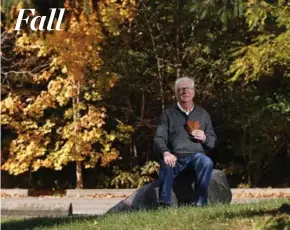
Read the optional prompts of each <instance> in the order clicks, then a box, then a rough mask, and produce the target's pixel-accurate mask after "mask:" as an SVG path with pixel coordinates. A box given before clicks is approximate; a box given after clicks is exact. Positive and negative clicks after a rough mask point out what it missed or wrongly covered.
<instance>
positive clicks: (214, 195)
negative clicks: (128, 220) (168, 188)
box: [108, 169, 232, 213]
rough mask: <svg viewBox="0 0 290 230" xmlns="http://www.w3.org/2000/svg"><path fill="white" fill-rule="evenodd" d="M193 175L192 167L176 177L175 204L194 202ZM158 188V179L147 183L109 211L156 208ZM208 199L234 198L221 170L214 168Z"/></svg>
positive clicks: (222, 199) (227, 199)
mask: <svg viewBox="0 0 290 230" xmlns="http://www.w3.org/2000/svg"><path fill="white" fill-rule="evenodd" d="M192 175H194V172H193V171H192V170H191V169H186V170H184V171H183V172H182V173H181V174H180V175H178V177H177V178H176V179H175V181H174V185H173V188H172V196H171V200H172V204H173V205H174V206H179V205H183V204H190V203H192V202H193V200H194V182H195V177H194V176H192ZM158 190H159V187H158V182H157V181H155V182H152V183H149V184H146V185H144V186H143V187H141V188H139V189H138V190H136V191H135V192H134V193H132V194H131V195H130V196H129V197H127V198H126V199H125V200H123V201H121V202H120V203H118V204H117V205H115V206H114V207H113V208H111V209H110V210H109V211H108V212H109V213H110V212H118V211H132V210H140V209H149V208H155V207H157V205H158ZM208 199H209V203H210V204H216V203H230V202H231V200H232V193H231V189H230V187H229V184H228V181H227V178H226V176H225V174H224V172H222V171H221V170H217V169H214V170H213V173H212V177H211V180H210V184H209V190H208Z"/></svg>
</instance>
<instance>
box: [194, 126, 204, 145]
mask: <svg viewBox="0 0 290 230" xmlns="http://www.w3.org/2000/svg"><path fill="white" fill-rule="evenodd" d="M191 135H192V136H193V137H194V138H195V139H197V140H200V141H202V142H205V140H206V135H205V134H204V131H203V130H200V129H197V130H193V131H192V132H191Z"/></svg>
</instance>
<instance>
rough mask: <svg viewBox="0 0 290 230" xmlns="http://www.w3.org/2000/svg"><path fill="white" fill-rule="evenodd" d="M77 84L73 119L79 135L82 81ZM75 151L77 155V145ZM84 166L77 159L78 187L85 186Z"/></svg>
mask: <svg viewBox="0 0 290 230" xmlns="http://www.w3.org/2000/svg"><path fill="white" fill-rule="evenodd" d="M75 86H76V89H77V93H76V96H74V97H73V119H74V133H75V136H77V132H78V126H77V121H78V119H79V118H80V113H79V108H78V105H79V103H80V82H79V81H75ZM75 145H76V144H75ZM73 151H74V154H75V156H77V155H78V154H79V153H77V152H76V147H74V148H73ZM82 166H83V165H82V161H80V160H76V180H77V181H76V182H77V183H76V184H77V186H76V187H77V188H78V189H81V188H83V187H84V181H83V170H82Z"/></svg>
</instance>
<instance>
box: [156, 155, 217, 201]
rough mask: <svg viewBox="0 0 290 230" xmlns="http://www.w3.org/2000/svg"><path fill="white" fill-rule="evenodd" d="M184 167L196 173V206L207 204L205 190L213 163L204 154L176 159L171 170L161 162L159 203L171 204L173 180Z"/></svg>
mask: <svg viewBox="0 0 290 230" xmlns="http://www.w3.org/2000/svg"><path fill="white" fill-rule="evenodd" d="M186 167H191V168H193V169H194V171H195V173H196V183H195V192H196V201H195V202H196V205H198V206H204V205H206V204H207V198H208V192H207V190H208V185H209V181H210V178H211V174H212V170H213V163H212V160H211V159H210V158H209V157H207V156H206V155H205V154H204V153H194V154H192V155H191V156H189V157H186V158H177V161H176V164H175V166H174V167H173V168H171V167H170V166H168V165H167V164H165V162H164V160H161V162H160V171H159V202H160V203H166V204H171V189H172V185H173V180H174V178H175V177H176V176H177V175H178V174H179V173H180V172H181V171H182V170H184V169H185V168H186ZM192 176H194V175H192Z"/></svg>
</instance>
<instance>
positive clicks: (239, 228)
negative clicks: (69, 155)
mask: <svg viewBox="0 0 290 230" xmlns="http://www.w3.org/2000/svg"><path fill="white" fill-rule="evenodd" d="M287 202H288V203H289V200H285V199H278V200H270V201H263V202H259V203H253V204H240V205H239V204H231V205H215V206H208V207H205V208H195V207H181V208H170V209H159V210H152V211H139V212H131V213H119V214H110V215H104V216H86V217H74V216H72V217H63V218H49V217H46V218H8V217H7V218H3V217H2V220H1V227H2V228H1V229H3V230H6V229H13V230H21V229H26V230H28V229H29V230H30V229H39V230H44V229H60V230H64V229H68V230H69V229H76V230H81V229H85V230H91V229H117V230H123V229H130V230H131V229H132V230H134V229H148V230H149V229H150V230H151V229H166V230H171V229H198V230H209V229H212V230H222V229H234V230H246V229H257V230H258V229H263V230H264V229H265V230H266V229H267V230H270V229H282V230H283V229H284V230H290V216H289V213H288V214H281V213H280V212H279V207H280V206H281V205H282V204H283V203H287ZM271 217H272V218H273V217H274V218H280V219H281V218H282V219H283V220H284V222H285V223H284V222H283V223H282V225H283V226H284V227H285V226H286V227H285V228H284V227H283V228H281V226H282V225H281V221H280V220H279V221H280V222H279V224H280V227H277V228H275V223H274V222H275V221H274V222H273V221H272V220H270V221H269V219H270V218H271ZM285 220H286V221H285ZM271 221H272V222H273V223H274V224H273V223H272V222H271ZM269 222H271V224H272V225H271V226H272V228H266V227H265V228H263V226H264V224H263V223H268V225H269ZM273 226H274V227H273ZM277 226H278V225H277ZM287 226H288V228H287Z"/></svg>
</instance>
